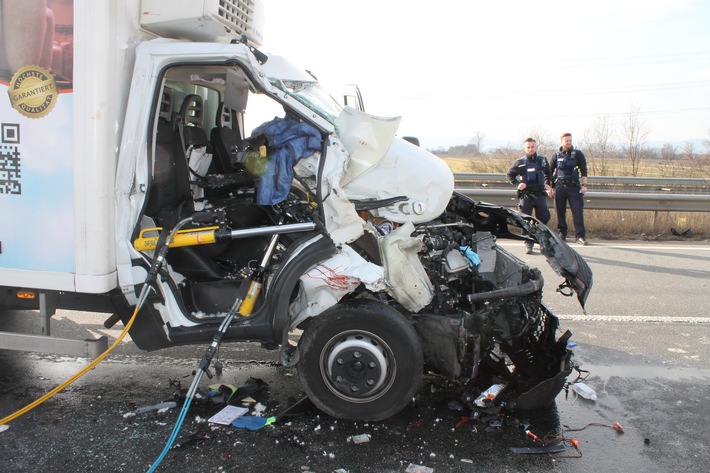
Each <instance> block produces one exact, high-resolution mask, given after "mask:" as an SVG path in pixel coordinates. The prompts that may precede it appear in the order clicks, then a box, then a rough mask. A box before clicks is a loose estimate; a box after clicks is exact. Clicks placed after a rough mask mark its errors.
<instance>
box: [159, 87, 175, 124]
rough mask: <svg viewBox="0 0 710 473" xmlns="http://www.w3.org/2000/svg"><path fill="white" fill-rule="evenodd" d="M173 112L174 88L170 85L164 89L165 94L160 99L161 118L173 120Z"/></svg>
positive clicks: (167, 120)
mask: <svg viewBox="0 0 710 473" xmlns="http://www.w3.org/2000/svg"><path fill="white" fill-rule="evenodd" d="M172 112H173V89H171V88H170V87H165V88H164V89H163V96H162V97H161V99H160V118H162V119H164V120H165V121H166V122H169V121H170V120H172V118H173V117H172Z"/></svg>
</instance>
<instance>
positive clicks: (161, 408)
mask: <svg viewBox="0 0 710 473" xmlns="http://www.w3.org/2000/svg"><path fill="white" fill-rule="evenodd" d="M176 406H177V403H176V402H175V401H167V402H161V403H158V404H154V405H152V406H143V407H139V408H138V409H136V411H135V413H136V414H143V413H144V412H150V411H158V412H166V411H167V409H172V408H173V407H176Z"/></svg>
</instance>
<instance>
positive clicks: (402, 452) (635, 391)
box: [0, 242, 710, 473]
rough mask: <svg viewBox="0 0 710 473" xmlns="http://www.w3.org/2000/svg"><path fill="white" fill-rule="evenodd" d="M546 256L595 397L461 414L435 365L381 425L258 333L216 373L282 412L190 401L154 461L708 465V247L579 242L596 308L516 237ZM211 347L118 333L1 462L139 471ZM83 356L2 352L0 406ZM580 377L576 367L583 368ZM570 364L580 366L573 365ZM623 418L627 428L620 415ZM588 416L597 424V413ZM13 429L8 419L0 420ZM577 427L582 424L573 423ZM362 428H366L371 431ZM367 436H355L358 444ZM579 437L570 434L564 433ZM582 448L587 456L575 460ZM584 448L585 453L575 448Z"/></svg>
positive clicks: (26, 418) (65, 327) (27, 397)
mask: <svg viewBox="0 0 710 473" xmlns="http://www.w3.org/2000/svg"><path fill="white" fill-rule="evenodd" d="M506 246H509V247H510V249H511V250H512V251H513V252H514V253H515V254H517V255H518V256H519V257H520V258H522V259H524V260H525V261H529V262H530V264H532V265H535V266H538V267H540V268H541V269H542V270H543V273H544V275H545V281H546V286H545V289H546V292H545V302H546V304H548V306H550V307H551V308H552V309H553V311H554V312H555V313H557V314H558V315H559V316H560V318H561V328H562V329H569V330H571V331H572V332H573V334H574V335H573V337H572V341H573V342H574V343H575V344H576V345H575V347H574V348H573V350H574V353H575V359H576V361H577V362H578V363H579V364H580V368H581V369H583V370H586V371H588V372H589V373H588V378H587V379H586V383H587V384H588V385H589V386H591V387H592V388H593V389H594V390H595V391H596V393H597V396H598V397H597V400H596V401H590V400H587V399H583V398H581V397H578V396H575V395H574V393H571V392H570V393H569V395H566V393H565V392H562V393H561V394H560V396H559V397H558V399H557V401H556V403H555V406H554V407H552V408H549V409H546V410H543V411H540V412H536V413H531V414H526V415H521V414H506V415H503V416H498V417H495V418H485V419H480V420H476V421H468V422H466V421H465V419H462V418H464V417H466V416H467V414H468V412H466V411H465V410H463V411H461V410H457V404H456V402H455V401H456V399H455V397H454V396H453V395H452V390H451V389H450V386H448V385H447V383H446V382H445V380H442V379H439V378H437V377H433V376H427V377H426V381H425V383H424V385H423V386H422V389H421V390H420V391H419V392H418V393H417V396H416V397H415V399H414V400H413V402H412V403H411V404H410V405H409V406H408V407H407V408H406V409H405V410H404V411H403V412H401V413H400V414H398V415H396V416H395V417H393V418H391V419H388V420H386V421H383V422H370V423H365V422H352V421H342V420H337V419H333V418H331V417H329V416H327V415H324V414H322V413H320V412H319V411H318V410H317V409H316V408H315V407H313V406H312V405H311V404H310V403H309V402H308V401H307V400H304V397H303V391H302V389H301V387H300V384H299V381H298V375H297V371H296V370H295V369H293V368H285V367H282V366H280V365H279V364H278V363H277V357H278V352H270V351H266V350H263V349H261V348H260V347H259V346H258V345H256V344H230V345H225V346H223V347H222V348H221V349H220V353H219V360H220V361H221V362H222V364H223V370H222V373H221V375H219V376H215V377H214V378H212V379H208V378H207V377H203V379H202V383H201V385H200V390H201V392H204V393H206V392H207V391H209V385H211V384H217V385H219V384H231V385H234V386H236V387H240V386H241V387H249V386H251V385H253V384H250V379H251V382H252V383H253V382H254V379H258V380H261V381H262V382H263V383H265V385H266V386H264V385H262V386H261V389H257V390H254V392H253V396H252V397H253V398H254V399H255V401H256V402H252V403H249V404H247V406H248V408H249V411H250V412H249V413H250V414H257V415H259V416H261V417H271V416H273V417H275V418H276V420H275V422H274V423H273V424H271V425H266V426H264V427H262V428H260V429H258V430H247V429H241V428H237V427H233V426H217V425H214V424H210V423H208V422H207V420H206V419H208V418H209V417H211V416H212V415H214V414H215V413H216V412H218V411H219V409H220V406H219V405H218V404H217V403H215V402H213V401H212V400H210V399H204V400H199V401H198V400H196V401H195V402H193V404H192V405H191V406H190V409H189V411H188V412H187V415H186V416H185V420H184V423H183V424H182V427H181V429H180V431H179V433H178V435H177V437H176V439H175V443H174V445H175V446H174V447H173V448H172V449H171V450H170V451H169V452H167V455H165V458H164V459H162V462H161V463H160V465H159V467H158V468H157V471H181V472H188V473H189V472H231V471H240V472H257V471H258V472H262V471H269V472H336V471H337V472H344V471H347V472H431V471H435V472H469V471H477V472H489V471H490V472H504V471H508V472H517V471H527V472H547V471H557V472H595V473H597V472H602V471H621V472H626V471H628V472H639V471H644V472H668V471H670V472H674V471H678V472H680V471H682V472H684V473H694V472H705V471H707V469H708V468H707V465H708V464H710V449H708V444H709V443H710V442H709V441H708V440H707V420H708V412H710V389H709V386H710V369H708V360H710V314H709V313H708V307H710V287H709V285H710V271H709V270H708V267H710V245H709V244H707V243H698V242H692V243H689V242H688V243H686V242H663V243H655V242H638V243H616V242H591V243H590V246H587V247H576V248H577V249H578V251H579V252H580V253H581V254H582V255H583V256H584V257H585V258H586V259H587V261H588V262H589V263H590V265H591V266H592V269H593V271H594V279H595V282H594V289H593V291H592V294H591V296H590V298H589V300H588V302H587V306H586V313H584V312H583V311H582V309H581V308H580V307H579V305H578V304H577V303H576V301H575V300H574V298H568V297H564V296H563V295H561V294H560V293H557V292H555V288H556V285H557V281H558V279H559V278H557V277H556V275H554V273H553V272H552V270H551V269H549V267H548V266H547V265H546V264H545V263H544V262H543V259H544V258H543V257H542V256H540V255H539V254H533V255H524V254H523V251H522V250H523V247H522V245H515V244H513V245H506ZM2 315H3V316H2V317H0V330H16V329H22V330H25V331H26V332H28V333H38V330H39V320H38V317H37V316H34V315H28V313H24V312H11V313H4V314H2ZM102 322H103V319H102V318H101V317H98V318H97V316H96V315H95V314H83V313H77V312H64V311H62V312H60V313H58V314H57V316H55V318H54V321H53V325H52V333H53V335H57V336H63V337H71V338H83V337H95V336H98V335H102V334H105V335H108V336H109V339H110V340H109V341H110V342H111V341H112V338H115V337H116V335H117V334H118V333H119V332H120V329H119V328H118V326H117V327H116V328H114V329H112V330H106V329H104V328H103V325H102ZM205 348H206V347H202V346H196V347H182V348H171V349H167V350H161V351H158V352H151V353H146V352H141V351H139V350H137V349H136V348H135V346H134V345H133V344H132V343H131V342H126V343H122V344H121V346H120V347H119V348H118V349H117V350H116V351H115V352H113V353H112V354H111V355H110V356H109V357H108V358H107V359H106V360H104V361H103V362H102V363H100V364H99V365H98V366H97V367H96V368H94V369H93V370H91V371H90V372H89V373H87V374H86V375H85V376H83V377H82V378H80V379H79V380H77V381H76V382H75V383H73V384H72V385H70V386H69V387H68V388H67V389H65V390H64V391H62V392H60V393H58V394H57V395H56V396H54V397H52V398H51V399H49V400H48V401H47V402H45V403H44V404H42V405H40V406H39V407H37V408H35V409H33V410H31V411H29V412H28V413H26V414H24V415H23V416H21V417H19V418H18V419H16V420H13V421H11V422H9V423H8V424H7V425H8V426H9V428H7V429H6V430H4V431H0V471H8V472H9V471H13V472H52V473H57V472H64V471H66V472H143V471H148V469H149V468H150V467H151V465H152V464H153V463H154V462H156V460H157V459H158V458H159V456H160V455H161V452H162V451H163V448H164V446H165V444H166V442H167V441H168V438H169V437H170V435H171V432H172V431H173V428H174V426H175V424H176V422H177V420H178V416H179V414H180V407H179V404H178V406H177V407H176V408H172V409H166V410H162V411H155V410H154V411H149V412H145V413H136V408H140V407H144V406H152V405H155V404H158V403H161V402H163V401H170V400H174V399H175V397H176V395H177V397H179V393H180V391H181V389H184V388H187V387H188V386H189V385H190V383H191V381H192V377H193V372H194V370H195V369H196V367H197V365H198V362H199V360H200V358H201V357H202V355H203V353H204V350H205ZM87 363H88V361H87V360H85V359H82V358H74V357H62V356H57V355H44V354H36V353H24V352H11V351H4V350H0V367H2V369H1V371H0V418H1V417H5V416H7V415H10V414H11V413H13V412H15V411H16V410H18V409H20V408H22V407H24V406H26V405H27V404H29V403H30V402H32V401H34V400H35V399H37V398H39V397H40V396H42V395H43V394H44V393H46V392H47V391H49V390H50V389H52V388H53V387H55V386H57V385H58V384H60V383H61V382H63V381H64V380H65V379H67V378H69V377H70V376H72V375H74V374H75V373H76V372H78V371H79V370H80V369H81V368H82V367H84V366H86V365H87ZM573 376H574V373H573ZM571 377H572V376H571ZM614 422H618V423H619V424H621V425H622V426H623V428H624V433H623V434H622V433H618V432H617V431H616V430H614V429H613V428H611V427H610V426H611V425H612V424H613V423H614ZM589 424H592V425H589ZM0 428H2V427H0ZM576 429H582V430H576ZM526 430H530V431H531V432H533V433H534V434H536V435H537V436H538V437H540V438H543V437H545V436H548V435H557V436H560V435H562V436H564V437H565V438H570V439H571V438H575V439H577V441H578V443H579V449H578V450H575V449H574V448H572V447H569V448H567V449H566V450H565V452H563V453H562V454H558V455H556V456H551V455H523V454H516V453H513V452H512V451H511V447H534V446H536V445H538V444H536V442H535V441H533V440H532V439H530V438H528V437H527V436H526V434H525V431H526ZM361 440H365V441H361ZM358 442H360V443H358ZM568 444H569V442H568ZM579 455H581V457H579ZM572 457H576V458H572Z"/></svg>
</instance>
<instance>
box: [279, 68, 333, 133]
mask: <svg viewBox="0 0 710 473" xmlns="http://www.w3.org/2000/svg"><path fill="white" fill-rule="evenodd" d="M270 82H271V84H272V85H273V86H274V87H276V88H278V89H279V90H281V91H283V92H285V93H286V94H288V95H289V96H290V97H293V98H294V99H296V100H297V101H298V102H300V103H301V104H303V105H305V106H306V107H308V108H309V109H310V110H312V111H314V112H315V113H317V114H318V115H319V116H321V117H323V118H324V119H326V120H327V121H328V122H330V123H331V124H333V125H335V120H336V118H338V115H340V112H341V111H342V109H343V107H342V106H341V105H340V104H339V103H338V102H337V101H336V100H335V99H334V98H333V96H332V95H330V94H329V93H328V91H327V90H325V89H324V88H323V87H322V86H321V85H320V84H319V83H318V82H301V81H284V80H281V79H272V80H270Z"/></svg>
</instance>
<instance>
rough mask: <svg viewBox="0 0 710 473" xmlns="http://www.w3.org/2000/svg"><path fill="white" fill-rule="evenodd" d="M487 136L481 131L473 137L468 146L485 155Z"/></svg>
mask: <svg viewBox="0 0 710 473" xmlns="http://www.w3.org/2000/svg"><path fill="white" fill-rule="evenodd" d="M486 136H487V135H486V134H485V133H484V132H482V131H481V130H478V131H476V133H475V134H474V135H473V137H472V138H471V139H470V140H468V144H470V145H473V146H475V147H476V152H477V153H478V154H479V155H481V154H483V140H485V139H486Z"/></svg>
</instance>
